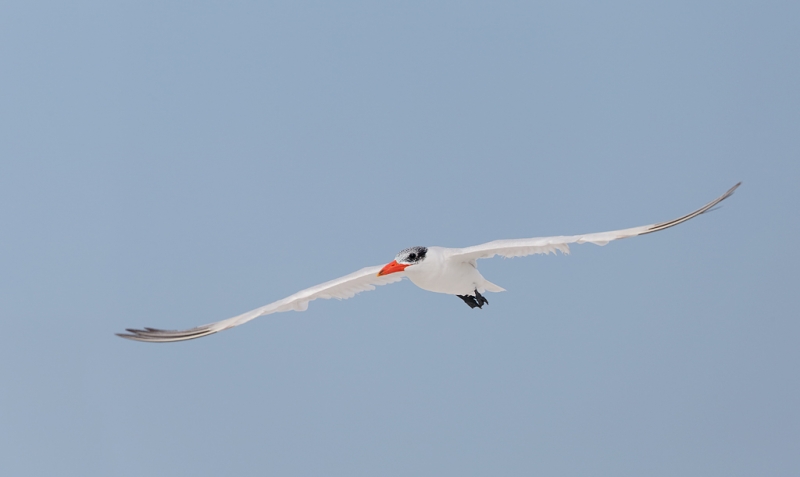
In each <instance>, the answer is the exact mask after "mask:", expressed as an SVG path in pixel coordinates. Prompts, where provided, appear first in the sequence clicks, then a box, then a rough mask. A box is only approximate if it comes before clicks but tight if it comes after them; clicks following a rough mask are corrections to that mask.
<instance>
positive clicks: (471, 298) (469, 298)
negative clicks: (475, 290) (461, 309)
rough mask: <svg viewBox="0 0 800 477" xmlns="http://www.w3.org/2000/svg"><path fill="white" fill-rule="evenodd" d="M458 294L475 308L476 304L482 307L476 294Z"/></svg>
mask: <svg viewBox="0 0 800 477" xmlns="http://www.w3.org/2000/svg"><path fill="white" fill-rule="evenodd" d="M456 296H457V297H459V298H461V299H462V300H464V303H466V304H467V305H469V307H470V308H475V307H476V306H477V307H479V308H480V305H478V302H477V301H476V300H475V297H474V296H472V295H456Z"/></svg>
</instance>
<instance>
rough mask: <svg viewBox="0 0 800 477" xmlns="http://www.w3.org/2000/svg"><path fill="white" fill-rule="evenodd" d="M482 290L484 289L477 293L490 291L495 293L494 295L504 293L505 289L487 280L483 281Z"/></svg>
mask: <svg viewBox="0 0 800 477" xmlns="http://www.w3.org/2000/svg"><path fill="white" fill-rule="evenodd" d="M483 288H484V290H478V291H479V292H483V291H490V292H495V293H497V292H504V291H506V289H505V288H503V287H501V286H497V285H495V284H494V283H492V282H490V281H489V280H484V281H483Z"/></svg>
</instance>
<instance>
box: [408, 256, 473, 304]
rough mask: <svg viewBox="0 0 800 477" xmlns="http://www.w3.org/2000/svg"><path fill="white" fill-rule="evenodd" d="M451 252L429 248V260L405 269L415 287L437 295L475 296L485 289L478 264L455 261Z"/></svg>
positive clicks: (426, 259) (426, 257)
mask: <svg viewBox="0 0 800 477" xmlns="http://www.w3.org/2000/svg"><path fill="white" fill-rule="evenodd" d="M448 250H449V249H445V248H442V247H428V253H427V255H426V256H425V260H423V261H422V262H421V263H419V264H416V265H412V266H410V267H408V268H406V269H405V274H406V276H407V277H408V279H409V280H411V282H412V283H414V285H416V286H418V287H420V288H422V289H423V290H428V291H432V292H436V293H447V294H450V295H472V294H473V293H474V291H475V289H477V290H478V291H480V292H483V291H484V290H485V284H486V283H488V282H487V281H486V279H484V278H483V276H482V275H481V274H480V272H478V269H477V267H476V266H475V262H474V261H470V262H468V261H463V260H453V259H452V258H451V256H450V254H449V253H447V251H448Z"/></svg>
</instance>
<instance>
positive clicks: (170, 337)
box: [118, 182, 741, 343]
mask: <svg viewBox="0 0 800 477" xmlns="http://www.w3.org/2000/svg"><path fill="white" fill-rule="evenodd" d="M740 185H741V182H740V183H738V184H736V185H735V186H733V187H731V188H730V190H728V191H727V192H725V193H724V194H723V195H721V196H720V197H718V198H717V199H715V200H713V201H711V202H709V203H708V204H706V205H705V206H703V207H701V208H699V209H697V210H695V211H694V212H692V213H690V214H687V215H684V216H683V217H679V218H677V219H675V220H671V221H668V222H660V223H657V224H652V225H644V226H641V227H633V228H630V229H623V230H613V231H610V232H600V233H592V234H583V235H570V236H557V237H535V238H528V239H512V240H495V241H493V242H488V243H484V244H481V245H475V246H473V247H466V248H445V247H413V248H411V249H406V250H403V251H401V252H400V253H399V254H398V255H397V256H396V257H395V260H394V261H392V262H391V263H389V264H388V265H386V266H383V267H381V266H375V267H366V268H362V269H361V270H359V271H357V272H353V273H351V274H349V275H345V276H343V277H340V278H337V279H335V280H331V281H329V282H325V283H322V284H320V285H316V286H313V287H311V288H307V289H305V290H302V291H299V292H297V293H295V294H294V295H291V296H289V297H286V298H284V299H282V300H278V301H276V302H273V303H270V304H269V305H265V306H262V307H261V308H256V309H255V310H251V311H248V312H247V313H243V314H241V315H239V316H234V317H233V318H229V319H227V320H222V321H217V322H214V323H210V324H207V325H203V326H198V327H197V328H192V329H189V330H183V331H171V330H159V329H155V328H144V329H128V330H127V331H128V333H120V334H118V336H121V337H123V338H127V339H132V340H137V341H149V342H156V343H159V342H170V341H184V340H190V339H194V338H200V337H202V336H206V335H210V334H213V333H217V332H219V331H222V330H226V329H228V328H233V327H234V326H239V325H241V324H243V323H246V322H248V321H250V320H252V319H254V318H257V317H259V316H263V315H269V314H272V313H280V312H284V311H292V310H293V311H305V310H306V309H307V308H308V303H309V302H311V301H313V300H316V299H318V298H322V299H330V298H337V299H340V300H342V299H347V298H351V297H353V296H355V295H356V294H358V293H361V292H363V291H368V290H374V289H375V287H376V286H380V285H387V284H389V283H394V282H398V281H400V280H402V279H403V278H404V277H408V279H409V280H411V282H413V283H414V284H415V285H417V286H418V287H420V288H422V289H424V290H428V291H432V292H437V293H446V294H450V295H459V297H460V298H461V299H462V300H464V301H465V302H466V303H467V304H469V306H470V307H476V306H477V307H482V305H483V304H486V303H488V301H487V300H486V299H485V298H484V297H483V296H482V295H481V293H484V292H487V291H489V292H500V291H504V290H503V288H501V287H499V286H497V285H495V284H493V283H491V282H489V281H488V280H486V279H485V278H484V277H483V276H482V275H481V274H480V272H478V266H477V260H478V259H482V258H491V257H494V256H496V255H500V256H502V257H509V258H510V257H522V256H526V255H532V254H547V253H555V252H556V251H559V252H562V253H565V254H568V253H569V244H572V243H578V244H580V243H593V244H596V245H605V244H607V243H608V242H611V241H612V240H619V239H623V238H628V237H635V236H637V235H644V234H649V233H653V232H658V231H660V230H664V229H667V228H669V227H673V226H675V225H678V224H680V223H683V222H686V221H687V220H689V219H692V218H694V217H697V216H698V215H700V214H703V213H705V212H708V211H709V210H711V209H712V208H713V207H714V206H716V205H717V204H719V203H720V202H722V201H723V200H725V199H727V198H728V197H730V196H731V194H733V192H734V191H735V190H736V188H737V187H739V186H740Z"/></svg>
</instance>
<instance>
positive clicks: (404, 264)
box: [378, 247, 428, 277]
mask: <svg viewBox="0 0 800 477" xmlns="http://www.w3.org/2000/svg"><path fill="white" fill-rule="evenodd" d="M427 254H428V249H427V248H425V247H411V248H407V249H405V250H401V251H400V253H398V254H397V256H395V257H394V260H392V261H391V263H387V264H386V266H385V267H383V268H382V269H381V271H380V272H378V276H379V277H380V276H382V275H388V274H390V273H397V272H402V271H403V270H405V269H406V268H408V267H411V266H414V265H417V264H419V263H421V262H422V261H423V260H425V255H427Z"/></svg>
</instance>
